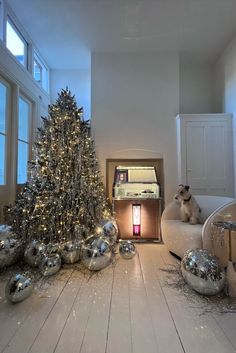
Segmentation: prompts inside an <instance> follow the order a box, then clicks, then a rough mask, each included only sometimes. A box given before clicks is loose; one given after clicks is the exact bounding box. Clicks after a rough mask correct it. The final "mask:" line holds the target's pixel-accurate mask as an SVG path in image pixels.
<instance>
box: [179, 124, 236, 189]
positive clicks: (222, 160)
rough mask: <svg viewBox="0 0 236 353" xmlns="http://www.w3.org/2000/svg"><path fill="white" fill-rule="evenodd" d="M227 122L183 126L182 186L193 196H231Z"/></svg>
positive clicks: (230, 166)
mask: <svg viewBox="0 0 236 353" xmlns="http://www.w3.org/2000/svg"><path fill="white" fill-rule="evenodd" d="M230 136H231V134H230V133H229V131H228V122H227V121H225V120H223V121H215V120H211V121H200V122H196V121H188V122H186V182H187V184H189V185H190V186H191V189H192V191H193V192H194V193H195V194H207V195H232V190H231V188H232V180H233V174H232V173H233V161H232V151H231V149H232V143H231V141H230Z"/></svg>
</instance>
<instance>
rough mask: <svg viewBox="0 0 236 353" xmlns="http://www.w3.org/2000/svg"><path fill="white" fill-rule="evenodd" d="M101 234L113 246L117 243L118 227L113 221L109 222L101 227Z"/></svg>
mask: <svg viewBox="0 0 236 353" xmlns="http://www.w3.org/2000/svg"><path fill="white" fill-rule="evenodd" d="M103 234H104V236H105V237H106V238H107V240H108V241H109V242H110V244H111V245H112V246H113V245H114V244H115V243H116V241H117V236H118V226H117V223H116V222H115V221H114V220H109V221H107V222H106V223H105V224H104V225H103Z"/></svg>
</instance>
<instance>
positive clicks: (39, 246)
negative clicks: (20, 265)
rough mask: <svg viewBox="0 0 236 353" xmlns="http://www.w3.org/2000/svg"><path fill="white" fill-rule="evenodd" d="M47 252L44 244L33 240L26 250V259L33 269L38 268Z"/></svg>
mask: <svg viewBox="0 0 236 353" xmlns="http://www.w3.org/2000/svg"><path fill="white" fill-rule="evenodd" d="M45 250H46V246H45V244H44V243H42V242H40V241H36V240H33V241H32V242H31V243H29V244H28V245H27V247H26V249H25V253H24V259H25V262H27V264H28V265H30V266H31V267H37V266H39V264H40V263H41V257H42V255H43V254H44V252H45Z"/></svg>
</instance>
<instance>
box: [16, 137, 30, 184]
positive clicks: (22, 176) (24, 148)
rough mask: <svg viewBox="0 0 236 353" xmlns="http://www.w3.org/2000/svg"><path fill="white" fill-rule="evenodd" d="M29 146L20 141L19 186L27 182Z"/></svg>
mask: <svg viewBox="0 0 236 353" xmlns="http://www.w3.org/2000/svg"><path fill="white" fill-rule="evenodd" d="M27 162H28V144H27V143H25V142H21V141H18V162H17V184H24V183H25V182H26V181H27Z"/></svg>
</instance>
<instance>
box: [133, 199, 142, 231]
mask: <svg viewBox="0 0 236 353" xmlns="http://www.w3.org/2000/svg"><path fill="white" fill-rule="evenodd" d="M132 214H133V235H135V236H138V235H141V205H140V204H139V205H132Z"/></svg>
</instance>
